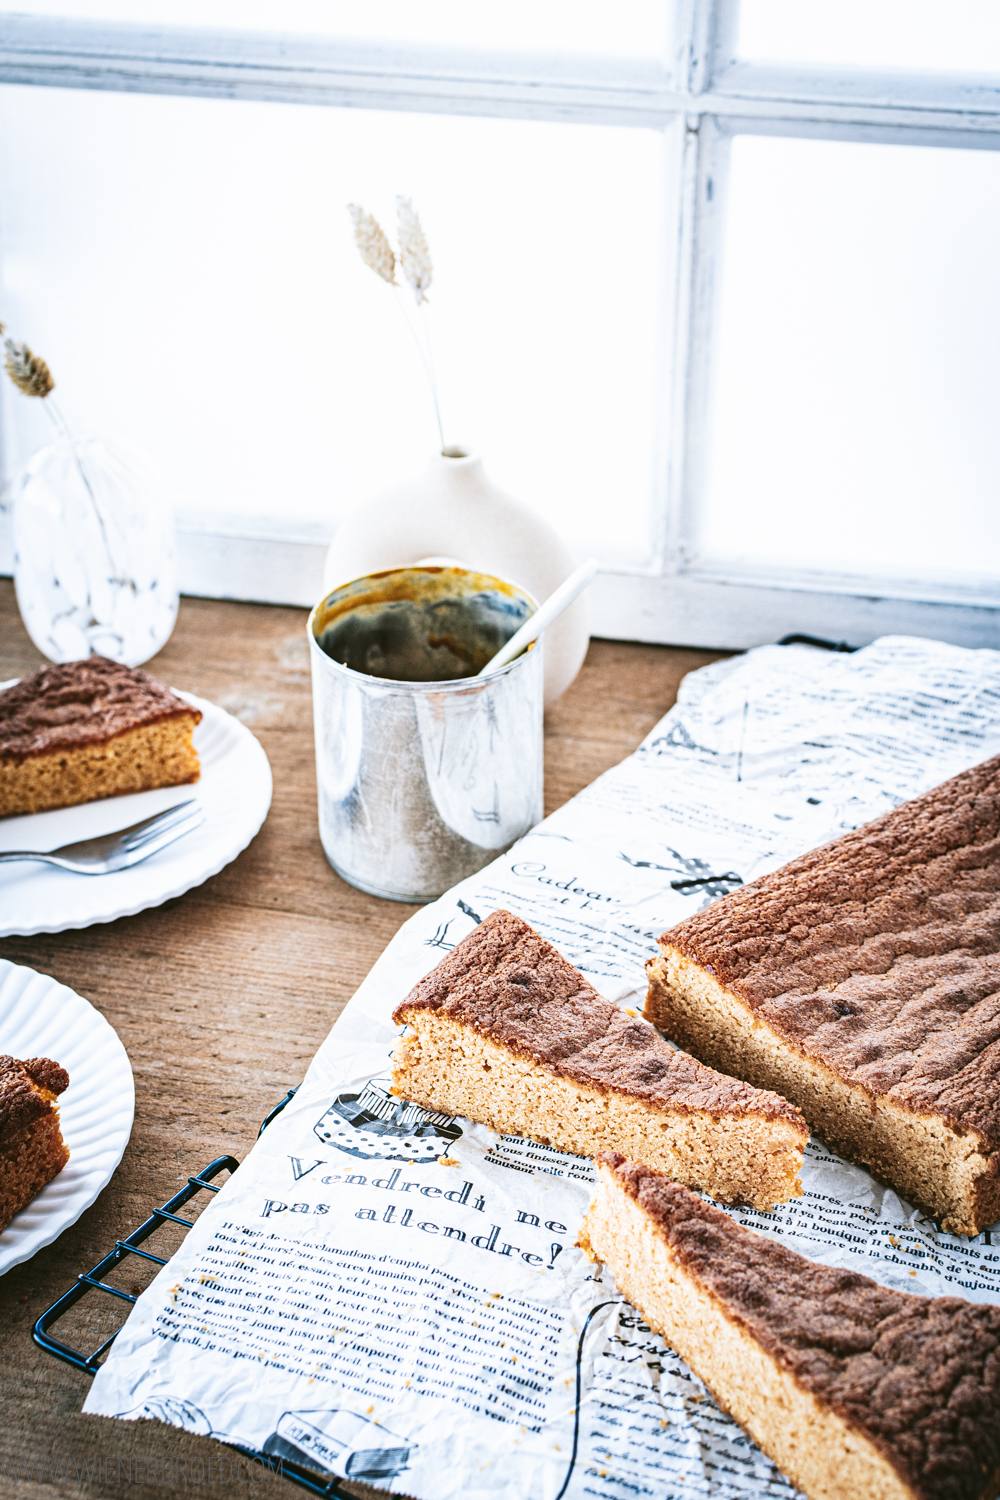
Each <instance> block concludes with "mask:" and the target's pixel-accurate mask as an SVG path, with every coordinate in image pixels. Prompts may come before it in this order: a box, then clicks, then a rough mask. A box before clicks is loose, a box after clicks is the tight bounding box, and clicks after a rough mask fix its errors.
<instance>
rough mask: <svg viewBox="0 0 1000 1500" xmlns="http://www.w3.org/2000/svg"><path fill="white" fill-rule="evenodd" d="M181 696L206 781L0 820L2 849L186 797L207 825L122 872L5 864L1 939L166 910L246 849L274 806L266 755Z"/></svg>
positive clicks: (93, 833)
mask: <svg viewBox="0 0 1000 1500" xmlns="http://www.w3.org/2000/svg"><path fill="white" fill-rule="evenodd" d="M7 685H8V684H6V683H5V684H0V686H7ZM179 696H180V697H181V698H184V699H186V701H187V702H188V703H192V704H194V706H195V707H196V708H200V709H201V712H202V715H203V717H202V721H201V723H200V724H199V725H198V727H197V729H196V730H195V732H194V744H195V749H196V750H197V751H198V755H199V757H200V759H201V779H200V780H199V781H197V782H195V783H194V785H192V786H171V787H161V788H159V789H158V790H157V791H154V792H137V793H135V794H134V795H132V796H127V797H108V798H106V799H104V800H103V801H101V802H87V803H84V804H83V806H81V807H60V808H57V809H55V811H53V812H43V813H29V814H27V815H25V816H24V817H18V818H3V819H0V850H10V849H40V850H43V851H44V852H46V853H47V852H48V851H49V850H52V849H58V848H60V847H61V845H63V844H71V843H75V842H76V841H77V840H78V839H89V838H96V837H97V836H98V835H99V834H103V833H113V832H115V831H116V830H117V829H119V828H127V827H128V826H129V825H130V824H131V823H138V822H139V820H140V819H141V818H148V817H149V816H150V815H151V814H152V813H156V812H161V811H162V810H163V809H164V808H167V807H173V806H175V805H176V804H177V803H178V802H183V801H185V800H186V799H187V798H189V797H194V798H196V799H197V801H198V802H199V803H200V804H201V806H202V808H203V809H204V813H205V821H204V823H203V824H202V825H201V827H200V828H196V829H195V830H194V832H193V833H189V834H186V835H185V836H184V838H180V839H178V840H177V842H176V843H173V844H170V845H168V847H167V848H166V849H164V850H162V851H161V852H160V853H159V854H154V855H152V856H151V857H150V858H149V859H147V860H145V861H144V862H143V863H142V864H139V865H134V866H133V867H132V869H130V870H120V871H118V873H117V874H115V875H71V874H69V873H68V872H67V871H65V870H58V869H56V868H55V867H54V866H52V865H41V864H32V863H28V862H27V861H25V862H24V863H21V862H20V861H19V862H17V863H14V864H0V937H10V936H12V935H13V934H18V935H20V936H22V937H27V936H30V935H31V934H32V933H35V932H63V931H65V930H66V929H67V928H70V927H89V926H91V924H92V923H94V922H113V921H114V920H115V919H116V918H117V917H130V916H133V915H134V914H135V913H136V912H139V911H145V910H146V908H147V907H150V906H160V905H161V904H162V903H163V902H164V901H169V900H170V899H171V898H172V897H173V896H181V895H183V894H184V892H185V891H189V890H191V888H192V887H193V886H196V885H201V884H202V882H203V881H205V880H208V879H209V877H210V876H212V875H217V874H218V872H219V871H220V870H221V869H222V868H223V867H224V866H225V865H228V864H229V863H230V861H231V860H234V859H235V858H236V856H237V854H239V853H240V852H241V851H242V850H243V849H245V848H246V846H247V845H248V844H249V842H250V840H251V839H252V838H253V836H254V834H256V832H257V831H258V829H259V828H260V826H261V824H262V823H263V821H264V819H265V818H266V816H267V810H268V808H269V807H270V805H271V767H270V765H269V764H268V760H267V756H266V755H265V754H264V750H263V748H262V746H261V745H260V744H259V742H258V741H257V740H256V739H254V737H253V735H252V734H251V733H250V731H249V729H247V728H245V727H244V725H242V724H241V723H240V722H239V720H238V719H234V718H233V717H232V715H231V714H227V713H226V711H225V709H222V708H217V707H216V705H215V704H214V703H208V702H206V701H205V699H203V698H196V697H195V696H194V695H193V694H192V693H180V694H179ZM3 1050H5V1049H4V1048H2V1047H0V1051H3ZM6 1050H9V1049H6Z"/></svg>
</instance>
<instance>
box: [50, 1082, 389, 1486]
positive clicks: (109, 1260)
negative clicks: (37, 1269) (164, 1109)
mask: <svg viewBox="0 0 1000 1500" xmlns="http://www.w3.org/2000/svg"><path fill="white" fill-rule="evenodd" d="M295 1092H296V1091H295V1089H289V1091H288V1093H287V1094H286V1095H285V1097H284V1099H282V1100H281V1102H280V1104H276V1105H275V1107H274V1108H273V1109H272V1110H271V1112H270V1114H269V1115H268V1116H267V1117H266V1119H265V1120H264V1122H263V1124H262V1125H261V1127H260V1130H259V1131H258V1136H260V1135H262V1134H263V1132H264V1131H265V1130H266V1129H267V1127H268V1126H269V1125H270V1123H271V1121H272V1120H274V1119H275V1118H276V1117H277V1116H278V1115H279V1114H280V1113H281V1111H282V1110H283V1109H284V1107H285V1105H286V1104H287V1103H288V1102H289V1100H290V1099H292V1098H293V1097H294V1095H295ZM238 1166H239V1162H238V1161H237V1160H236V1158H235V1157H233V1156H217V1157H216V1158H215V1160H214V1161H212V1162H209V1164H208V1166H207V1167H203V1168H202V1170H201V1171H200V1172H198V1173H197V1174H196V1176H194V1177H189V1178H188V1180H187V1183H186V1184H185V1186H184V1187H182V1188H181V1190H180V1192H179V1193H175V1194H174V1196H173V1197H172V1198H171V1199H169V1200H168V1202H166V1203H163V1204H161V1205H160V1207H159V1208H154V1209H153V1212H152V1213H151V1214H150V1216H149V1218H148V1219H146V1220H145V1221H144V1222H143V1223H142V1224H140V1225H139V1227H138V1229H134V1230H133V1231H132V1233H131V1234H130V1235H129V1236H128V1237H127V1239H124V1240H116V1241H115V1246H114V1249H113V1250H111V1251H110V1252H109V1253H108V1254H107V1255H105V1257H104V1258H103V1260H100V1261H98V1263H97V1265H96V1266H94V1267H92V1269H91V1270H89V1271H85V1272H84V1274H83V1275H82V1276H78V1277H77V1279H76V1281H75V1282H74V1284H73V1285H72V1286H71V1287H70V1289H69V1291H67V1292H64V1293H63V1295H62V1296H61V1297H60V1298H59V1300H58V1301H57V1302H53V1304H52V1306H51V1307H49V1308H47V1309H46V1310H45V1312H43V1313H42V1315H41V1317H40V1318H39V1319H38V1322H37V1323H36V1324H35V1327H34V1339H35V1343H36V1344H38V1345H39V1347H40V1348H42V1349H44V1350H45V1352H46V1353H47V1354H52V1355H54V1356H55V1357H56V1359H61V1360H64V1361H65V1362H66V1364H68V1365H72V1366H73V1368H74V1369H75V1370H82V1371H83V1373H84V1374H85V1375H96V1374H97V1371H98V1370H99V1369H100V1367H101V1364H102V1362H103V1359H104V1356H105V1355H106V1354H107V1352H108V1350H109V1349H110V1348H111V1345H112V1344H113V1343H114V1341H115V1339H116V1338H117V1337H118V1334H119V1333H120V1332H121V1328H117V1329H116V1330H115V1332H114V1333H113V1334H111V1336H110V1338H106V1339H105V1340H104V1342H103V1343H102V1344H101V1345H99V1347H98V1348H96V1349H95V1350H93V1352H92V1353H90V1354H85V1353H84V1352H83V1351H82V1350H80V1349H74V1348H73V1347H72V1345H70V1344H65V1343H63V1342H62V1341H61V1340H60V1339H57V1338H54V1337H53V1336H52V1334H51V1333H50V1332H49V1330H50V1329H51V1328H52V1327H53V1325H54V1324H56V1323H58V1321H59V1319H60V1318H63V1317H65V1315H66V1314H67V1313H68V1312H69V1311H70V1309H71V1308H73V1307H75V1306H76V1304H77V1303H78V1302H80V1301H81V1300H82V1299H83V1298H84V1297H88V1296H90V1295H91V1294H92V1293H94V1292H103V1293H105V1294H106V1295H107V1296H110V1297H116V1298H118V1299H119V1300H120V1301H121V1302H125V1303H128V1304H129V1306H131V1305H132V1304H133V1303H135V1302H136V1301H138V1297H137V1296H136V1295H134V1294H133V1293H132V1292H129V1291H124V1290H123V1289H122V1288H121V1287H117V1286H112V1285H111V1284H110V1283H109V1282H107V1281H105V1279H104V1278H105V1277H106V1276H107V1275H108V1273H109V1272H110V1271H112V1270H113V1269H114V1268H115V1267H116V1266H120V1265H121V1264H122V1262H123V1261H125V1260H127V1259H128V1257H129V1256H131V1255H137V1256H139V1257H140V1258H141V1259H142V1260H146V1261H152V1262H153V1264H154V1265H156V1266H165V1265H166V1263H167V1257H165V1256H162V1255H154V1254H153V1252H152V1251H151V1250H144V1249H143V1248H142V1246H143V1243H144V1241H146V1240H148V1239H149V1238H150V1237H151V1236H152V1235H154V1234H155V1233H156V1231H157V1230H158V1229H162V1228H163V1226H164V1225H165V1224H179V1225H181V1227H182V1228H183V1229H184V1230H185V1232H186V1231H187V1230H188V1229H191V1228H192V1227H193V1225H194V1220H193V1219H187V1218H184V1217H182V1215H181V1214H180V1213H179V1210H180V1209H182V1208H184V1207H185V1206H186V1205H187V1204H188V1203H190V1202H191V1200H192V1199H193V1198H195V1197H197V1195H198V1194H199V1193H217V1192H218V1191H219V1186H220V1184H217V1183H215V1182H213V1180H212V1179H213V1178H215V1177H219V1176H220V1175H221V1174H222V1173H223V1172H235V1171H236V1168H237V1167H238ZM123 1326H124V1319H123ZM225 1446H226V1447H229V1448H232V1449H234V1451H235V1452H237V1453H241V1454H242V1455H243V1457H244V1458H247V1459H251V1460H252V1459H259V1460H260V1461H261V1463H262V1464H264V1465H265V1467H267V1468H268V1469H270V1470H271V1471H272V1472H276V1473H280V1474H281V1475H283V1476H284V1478H285V1479H290V1480H291V1481H292V1483H293V1484H297V1485H300V1486H301V1487H302V1489H305V1490H308V1491H309V1493H310V1494H312V1495H322V1496H325V1497H327V1500H353V1497H352V1496H351V1495H350V1494H349V1492H348V1491H347V1490H345V1489H344V1488H343V1487H342V1481H341V1480H340V1479H337V1478H335V1477H334V1478H331V1477H330V1476H329V1475H326V1474H323V1473H321V1472H320V1471H318V1470H314V1469H310V1468H308V1467H307V1466H306V1465H304V1464H300V1463H296V1462H295V1461H294V1460H292V1459H289V1458H285V1457H281V1458H280V1459H278V1458H276V1457H275V1455H274V1454H268V1453H264V1452H263V1451H261V1450H260V1449H256V1448H244V1447H243V1446H242V1444H239V1443H227V1444H226V1445H225ZM358 1478H359V1479H360V1478H362V1476H361V1475H359V1476H358Z"/></svg>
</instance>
